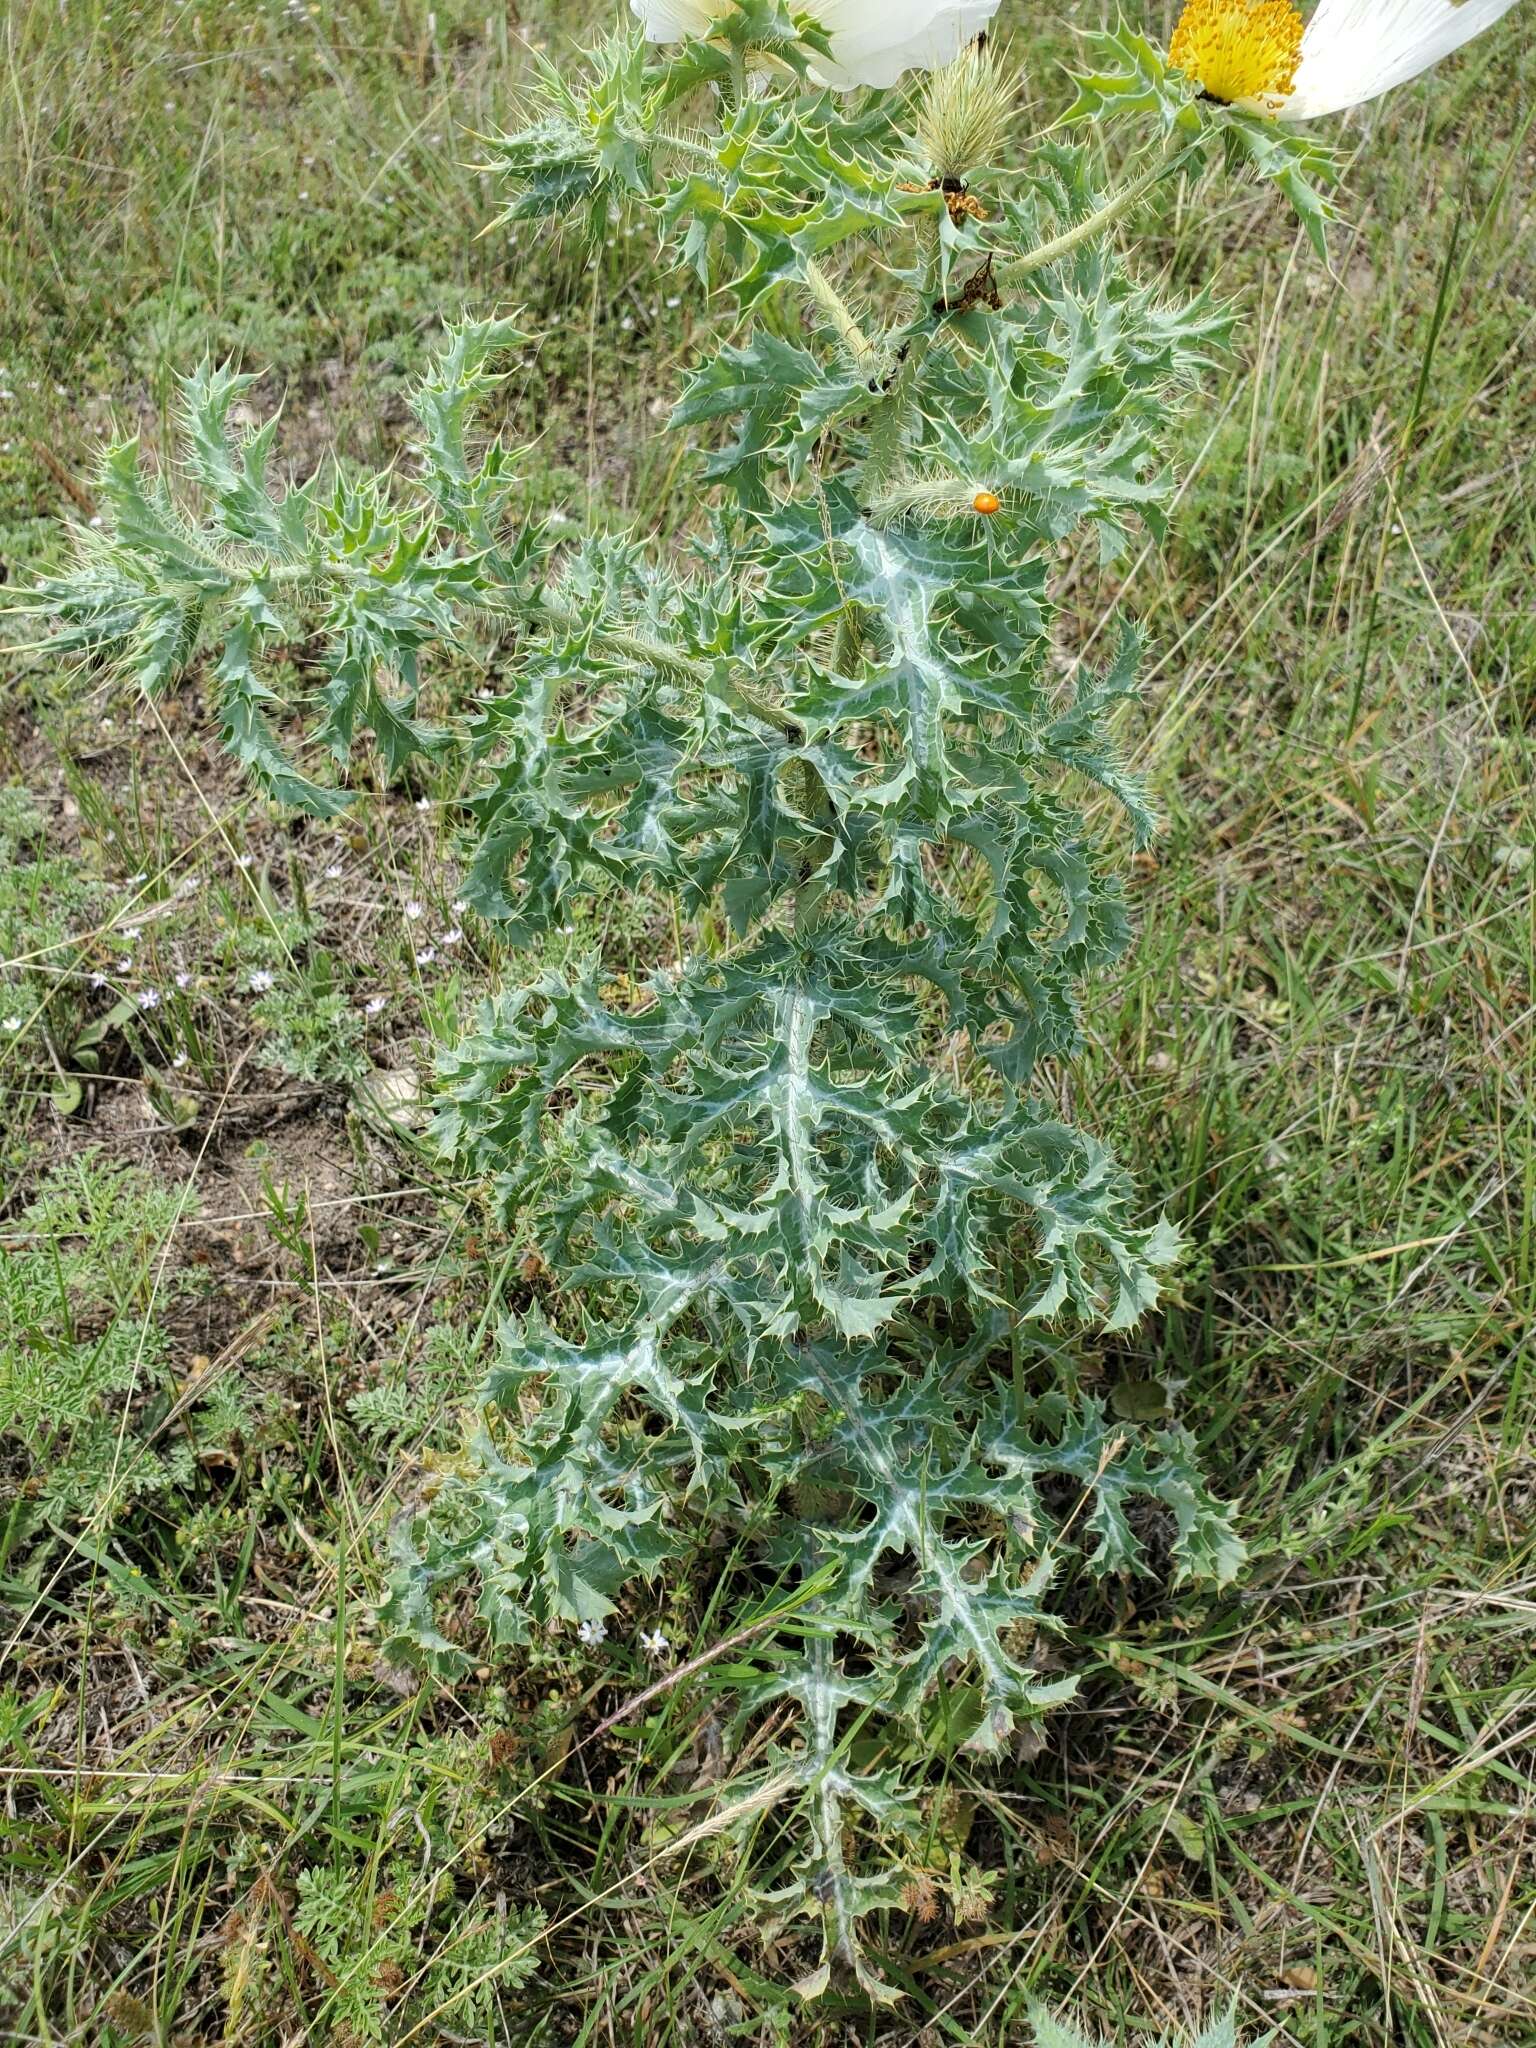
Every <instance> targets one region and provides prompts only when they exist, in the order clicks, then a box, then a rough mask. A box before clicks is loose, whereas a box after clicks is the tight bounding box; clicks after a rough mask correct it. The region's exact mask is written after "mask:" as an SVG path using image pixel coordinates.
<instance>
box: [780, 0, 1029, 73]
mask: <svg viewBox="0 0 1536 2048" xmlns="http://www.w3.org/2000/svg"><path fill="white" fill-rule="evenodd" d="M999 4H1000V0H810V5H809V7H808V8H807V12H808V13H810V14H814V15H815V17H816V19H817V20H818V21H819V22H820V23H821V25H822V27H823V28H824V29H825V30H826V31H827V33H828V35H829V36H830V37H831V38H832V58H833V61H832V62H831V63H830V64H829V63H827V62H826V61H825V60H824V59H823V60H822V61H821V62H820V63H818V64H816V65H814V66H813V67H812V75H813V76H814V77H816V78H818V79H820V80H822V82H823V83H825V84H827V85H842V86H849V85H894V84H895V83H896V81H897V79H898V78H900V76H901V74H902V73H903V71H912V70H918V71H932V70H935V69H936V68H937V67H938V66H939V65H940V64H948V63H949V62H951V60H952V59H953V58H955V57H958V56H959V54H960V52H961V51H962V50H963V49H964V48H965V45H966V44H967V43H968V42H970V41H971V39H972V38H973V37H974V36H978V35H980V33H981V31H982V30H983V29H984V28H985V27H986V26H987V23H988V22H989V21H990V20H991V19H992V17H993V15H994V14H996V12H997V10H998V6H999Z"/></svg>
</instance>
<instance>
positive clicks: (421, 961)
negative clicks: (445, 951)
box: [416, 946, 437, 967]
mask: <svg viewBox="0 0 1536 2048" xmlns="http://www.w3.org/2000/svg"><path fill="white" fill-rule="evenodd" d="M436 958H437V948H436V946H423V947H422V948H421V950H420V951H419V952H418V953H417V955H416V965H417V966H418V967H430V966H431V965H432V962H433V961H434V960H435V959H436Z"/></svg>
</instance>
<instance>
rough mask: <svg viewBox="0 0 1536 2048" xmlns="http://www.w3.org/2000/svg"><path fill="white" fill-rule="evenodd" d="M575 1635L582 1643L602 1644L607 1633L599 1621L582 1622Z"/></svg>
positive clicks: (605, 1639) (606, 1637)
mask: <svg viewBox="0 0 1536 2048" xmlns="http://www.w3.org/2000/svg"><path fill="white" fill-rule="evenodd" d="M576 1633H577V1635H579V1636H580V1637H581V1640H582V1641H583V1642H584V1643H602V1642H606V1641H607V1639H608V1631H607V1629H606V1628H605V1627H604V1625H603V1623H602V1622H600V1621H584V1622H583V1623H582V1624H581V1626H580V1628H579V1629H577V1631H576Z"/></svg>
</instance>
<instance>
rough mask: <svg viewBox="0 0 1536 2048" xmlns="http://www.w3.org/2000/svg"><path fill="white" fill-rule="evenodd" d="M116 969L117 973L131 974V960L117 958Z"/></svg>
mask: <svg viewBox="0 0 1536 2048" xmlns="http://www.w3.org/2000/svg"><path fill="white" fill-rule="evenodd" d="M117 971H118V973H119V974H132V972H133V962H132V961H131V960H126V959H125V960H119V961H118V963H117Z"/></svg>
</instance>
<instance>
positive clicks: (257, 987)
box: [251, 967, 273, 996]
mask: <svg viewBox="0 0 1536 2048" xmlns="http://www.w3.org/2000/svg"><path fill="white" fill-rule="evenodd" d="M272 982H273V976H272V973H271V970H270V969H269V968H266V967H258V968H257V969H256V970H255V972H254V973H253V974H252V975H251V994H252V995H253V996H264V995H265V994H266V992H267V990H268V989H269V988H270V987H271V986H272Z"/></svg>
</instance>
